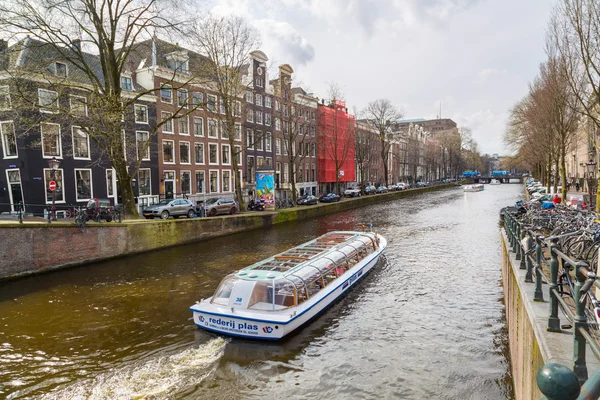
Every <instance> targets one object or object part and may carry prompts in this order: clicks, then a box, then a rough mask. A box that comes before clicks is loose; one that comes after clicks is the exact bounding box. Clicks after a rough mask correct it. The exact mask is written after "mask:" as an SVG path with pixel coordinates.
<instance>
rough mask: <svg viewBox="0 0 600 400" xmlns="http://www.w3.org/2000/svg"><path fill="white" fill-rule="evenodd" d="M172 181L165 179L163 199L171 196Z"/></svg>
mask: <svg viewBox="0 0 600 400" xmlns="http://www.w3.org/2000/svg"><path fill="white" fill-rule="evenodd" d="M173 183H174V182H173V181H165V199H172V198H173V186H174V185H173Z"/></svg>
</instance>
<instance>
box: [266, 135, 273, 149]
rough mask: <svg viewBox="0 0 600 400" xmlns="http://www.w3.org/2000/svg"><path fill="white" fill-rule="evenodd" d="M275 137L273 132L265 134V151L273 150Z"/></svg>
mask: <svg viewBox="0 0 600 400" xmlns="http://www.w3.org/2000/svg"><path fill="white" fill-rule="evenodd" d="M272 140H273V138H272V136H271V132H267V133H266V134H265V151H271V150H272V145H273V142H272Z"/></svg>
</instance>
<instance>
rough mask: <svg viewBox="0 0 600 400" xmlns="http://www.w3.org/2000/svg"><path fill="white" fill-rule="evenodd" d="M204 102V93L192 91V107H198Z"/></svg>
mask: <svg viewBox="0 0 600 400" xmlns="http://www.w3.org/2000/svg"><path fill="white" fill-rule="evenodd" d="M202 103H204V93H201V92H194V93H192V105H193V106H194V107H200V106H201V105H202Z"/></svg>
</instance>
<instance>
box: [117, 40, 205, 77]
mask: <svg viewBox="0 0 600 400" xmlns="http://www.w3.org/2000/svg"><path fill="white" fill-rule="evenodd" d="M153 42H154V46H153ZM153 47H154V51H155V54H154V56H153ZM176 54H181V55H185V56H187V59H188V70H190V71H200V70H201V69H202V68H203V67H204V65H205V63H210V59H209V58H208V57H206V56H203V55H202V54H200V53H197V52H194V51H192V50H189V49H186V48H184V47H182V46H180V45H179V44H173V43H169V42H167V41H164V40H161V39H158V38H154V39H148V40H144V41H142V42H139V43H136V44H134V45H133V46H132V49H131V52H130V54H129V61H128V63H127V64H128V66H129V68H130V69H131V70H132V71H135V70H136V69H138V67H139V66H140V63H141V62H142V61H145V63H144V65H145V66H146V67H150V66H152V63H153V62H154V61H155V62H156V66H158V67H163V68H169V69H172V65H170V64H169V55H176Z"/></svg>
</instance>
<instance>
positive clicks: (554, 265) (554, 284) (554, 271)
mask: <svg viewBox="0 0 600 400" xmlns="http://www.w3.org/2000/svg"><path fill="white" fill-rule="evenodd" d="M550 255H551V256H552V258H551V259H550V284H549V285H548V296H550V317H549V318H548V329H547V330H548V332H561V329H560V318H558V299H557V298H556V295H555V293H554V291H553V289H557V288H558V255H557V254H556V241H555V240H553V241H552V243H551V244H550Z"/></svg>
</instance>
